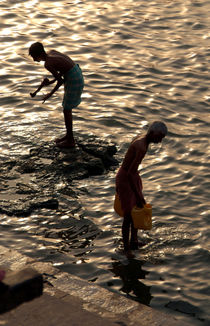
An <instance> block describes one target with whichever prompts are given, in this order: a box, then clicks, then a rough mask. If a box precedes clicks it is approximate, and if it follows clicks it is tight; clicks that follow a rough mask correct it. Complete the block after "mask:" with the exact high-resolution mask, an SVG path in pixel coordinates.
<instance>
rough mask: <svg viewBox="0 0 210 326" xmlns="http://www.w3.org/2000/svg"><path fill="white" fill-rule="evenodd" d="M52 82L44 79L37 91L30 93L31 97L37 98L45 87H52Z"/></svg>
mask: <svg viewBox="0 0 210 326" xmlns="http://www.w3.org/2000/svg"><path fill="white" fill-rule="evenodd" d="M50 84H51V82H50V81H49V79H48V78H44V79H43V81H42V82H41V84H40V85H39V87H38V88H37V90H36V91H35V92H33V93H30V95H31V97H34V96H36V94H37V93H38V92H39V91H40V90H41V89H42V88H43V87H44V86H48V85H50Z"/></svg>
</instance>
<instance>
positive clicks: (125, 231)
mask: <svg viewBox="0 0 210 326" xmlns="http://www.w3.org/2000/svg"><path fill="white" fill-rule="evenodd" d="M131 221H132V217H131V214H125V216H124V219H123V224H122V238H123V247H124V254H125V255H126V256H127V257H128V258H133V257H134V255H133V254H132V252H131V250H130V244H129V233H130V227H131Z"/></svg>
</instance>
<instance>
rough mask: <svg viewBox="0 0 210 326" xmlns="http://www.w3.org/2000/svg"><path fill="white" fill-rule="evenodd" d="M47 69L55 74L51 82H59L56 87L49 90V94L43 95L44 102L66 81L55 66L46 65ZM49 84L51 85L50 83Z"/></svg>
mask: <svg viewBox="0 0 210 326" xmlns="http://www.w3.org/2000/svg"><path fill="white" fill-rule="evenodd" d="M46 69H47V70H48V71H49V72H51V74H52V75H53V76H54V79H53V80H52V81H51V82H50V84H53V83H54V82H55V81H57V84H56V85H55V87H54V88H53V89H52V90H51V92H49V93H48V94H46V95H45V96H44V97H43V102H42V103H44V102H45V101H46V100H47V99H48V98H50V97H51V96H52V95H53V94H54V93H55V92H56V91H57V90H58V89H59V87H60V86H61V85H62V84H63V83H64V80H63V78H62V77H61V76H62V74H59V73H58V72H57V71H56V70H55V69H54V68H53V67H46ZM50 84H49V85H50Z"/></svg>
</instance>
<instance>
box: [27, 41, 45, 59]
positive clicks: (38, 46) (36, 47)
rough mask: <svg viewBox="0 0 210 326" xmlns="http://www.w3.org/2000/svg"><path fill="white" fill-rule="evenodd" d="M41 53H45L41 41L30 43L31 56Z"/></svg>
mask: <svg viewBox="0 0 210 326" xmlns="http://www.w3.org/2000/svg"><path fill="white" fill-rule="evenodd" d="M42 54H45V50H44V47H43V44H42V43H40V42H36V43H33V44H31V46H30V48H29V55H31V56H32V57H38V56H40V55H42Z"/></svg>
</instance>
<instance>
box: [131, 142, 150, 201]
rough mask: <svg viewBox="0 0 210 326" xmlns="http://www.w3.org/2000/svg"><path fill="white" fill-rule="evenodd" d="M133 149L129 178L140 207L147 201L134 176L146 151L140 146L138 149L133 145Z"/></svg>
mask: <svg viewBox="0 0 210 326" xmlns="http://www.w3.org/2000/svg"><path fill="white" fill-rule="evenodd" d="M133 151H134V159H133V161H132V163H131V165H130V167H129V170H128V180H129V183H130V186H131V188H132V190H133V192H134V193H135V195H136V205H137V206H138V207H143V206H144V205H145V204H146V201H145V199H144V196H143V193H142V192H141V194H140V193H139V189H137V187H136V182H135V180H134V178H136V175H135V174H136V172H137V171H138V166H139V164H140V163H141V161H142V159H143V157H144V152H143V150H142V149H141V148H138V150H137V149H136V148H134V147H133Z"/></svg>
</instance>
